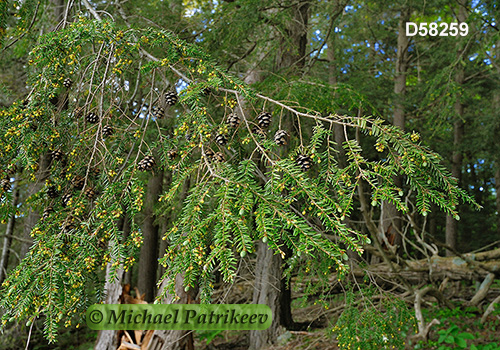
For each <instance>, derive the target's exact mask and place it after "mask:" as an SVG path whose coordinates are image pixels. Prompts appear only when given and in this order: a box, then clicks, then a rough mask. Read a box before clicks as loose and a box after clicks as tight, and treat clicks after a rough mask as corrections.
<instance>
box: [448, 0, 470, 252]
mask: <svg viewBox="0 0 500 350" xmlns="http://www.w3.org/2000/svg"><path fill="white" fill-rule="evenodd" d="M458 3H459V6H460V8H459V11H458V21H459V22H460V23H462V22H465V20H466V19H467V14H466V7H465V6H466V3H467V2H466V1H463V0H462V1H459V2H458ZM459 45H463V44H460V43H459ZM464 50H465V49H464V47H463V46H461V47H459V49H458V52H457V56H458V60H459V62H463V61H465V59H464V58H463V55H464V54H465V52H464ZM457 67H458V68H457V72H456V75H455V83H456V84H457V86H461V85H462V84H463V83H464V80H465V72H464V68H463V66H462V65H461V64H458V65H457ZM454 110H455V122H454V124H453V153H452V156H451V174H452V175H453V176H454V177H455V178H457V179H458V184H459V185H460V182H461V178H462V162H463V153H462V150H461V147H462V138H463V135H464V122H463V117H464V105H463V104H462V101H461V96H460V92H459V93H457V98H456V101H455V104H454ZM445 239H446V244H447V245H448V246H449V247H451V248H453V249H456V248H457V221H456V220H455V219H454V218H453V216H451V215H447V216H446V236H445ZM446 255H447V256H452V255H453V252H452V251H449V250H446Z"/></svg>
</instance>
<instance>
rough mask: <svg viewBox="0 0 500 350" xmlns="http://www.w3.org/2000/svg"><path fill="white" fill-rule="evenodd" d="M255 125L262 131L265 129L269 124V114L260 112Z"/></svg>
mask: <svg viewBox="0 0 500 350" xmlns="http://www.w3.org/2000/svg"><path fill="white" fill-rule="evenodd" d="M257 123H258V124H259V126H260V127H261V128H263V129H265V128H267V127H268V126H269V124H271V113H269V112H261V113H260V114H259V116H258V117H257Z"/></svg>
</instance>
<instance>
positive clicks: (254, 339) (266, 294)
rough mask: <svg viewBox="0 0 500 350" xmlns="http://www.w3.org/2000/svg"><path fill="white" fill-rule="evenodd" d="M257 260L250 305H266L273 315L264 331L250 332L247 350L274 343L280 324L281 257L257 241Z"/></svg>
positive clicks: (254, 349)
mask: <svg viewBox="0 0 500 350" xmlns="http://www.w3.org/2000/svg"><path fill="white" fill-rule="evenodd" d="M257 258H258V260H257V265H256V271H255V284H254V293H253V301H252V303H253V304H265V305H268V306H269V307H270V308H271V311H272V313H273V322H272V324H271V326H270V327H269V328H268V329H266V330H262V331H250V347H249V350H258V349H261V348H263V347H264V346H265V345H267V344H272V343H274V342H276V337H277V334H278V328H279V325H280V323H281V320H280V316H281V313H280V293H279V291H280V287H281V276H282V271H281V264H282V259H281V256H280V255H279V254H274V253H273V251H272V250H271V249H270V248H269V247H268V246H267V244H266V243H263V242H262V241H259V243H258V244H257Z"/></svg>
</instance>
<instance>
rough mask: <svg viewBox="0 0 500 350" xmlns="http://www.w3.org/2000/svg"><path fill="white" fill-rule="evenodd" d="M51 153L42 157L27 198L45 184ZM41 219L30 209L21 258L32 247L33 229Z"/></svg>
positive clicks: (26, 221)
mask: <svg viewBox="0 0 500 350" xmlns="http://www.w3.org/2000/svg"><path fill="white" fill-rule="evenodd" d="M50 160H51V159H50V155H49V154H45V155H42V156H41V157H40V161H39V163H38V164H39V167H38V174H37V179H36V182H34V183H32V184H30V185H29V187H28V191H27V192H28V194H27V198H29V197H31V196H32V195H34V194H35V193H37V192H38V191H40V190H41V189H42V188H43V186H44V184H45V180H46V179H47V178H48V177H49V175H50V172H49V166H50ZM38 220H40V214H39V213H38V212H36V211H34V210H29V212H28V216H27V217H26V220H25V221H24V230H23V244H21V250H20V252H19V256H20V257H21V259H22V258H23V257H24V256H25V255H26V253H28V250H29V248H30V247H31V244H32V243H30V242H33V238H32V237H31V230H32V229H33V227H35V225H36V223H37V222H38Z"/></svg>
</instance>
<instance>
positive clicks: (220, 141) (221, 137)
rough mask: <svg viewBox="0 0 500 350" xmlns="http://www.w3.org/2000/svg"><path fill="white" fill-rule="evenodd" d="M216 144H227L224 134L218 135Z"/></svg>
mask: <svg viewBox="0 0 500 350" xmlns="http://www.w3.org/2000/svg"><path fill="white" fill-rule="evenodd" d="M215 142H216V143H218V144H219V145H221V146H224V145H225V144H226V143H227V137H226V136H225V135H223V134H217V136H215Z"/></svg>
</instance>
